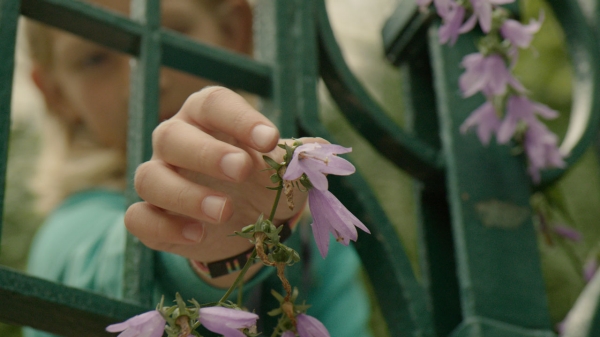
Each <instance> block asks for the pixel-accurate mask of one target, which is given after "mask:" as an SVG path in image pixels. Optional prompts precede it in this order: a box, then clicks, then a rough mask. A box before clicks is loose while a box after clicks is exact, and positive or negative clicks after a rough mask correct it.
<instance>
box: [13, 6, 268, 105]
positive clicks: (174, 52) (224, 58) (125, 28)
mask: <svg viewBox="0 0 600 337" xmlns="http://www.w3.org/2000/svg"><path fill="white" fill-rule="evenodd" d="M21 14H23V15H25V16H27V17H29V18H31V19H34V20H36V21H39V22H42V23H45V24H48V25H50V26H53V27H56V28H60V29H63V30H66V31H68V32H70V33H73V34H75V35H78V36H81V37H83V38H85V39H88V40H91V41H94V42H96V43H99V44H101V45H103V46H106V47H108V48H112V49H115V50H117V51H120V52H123V53H127V54H130V55H132V56H139V54H140V43H141V36H142V34H143V31H144V28H143V26H142V25H140V24H139V23H136V22H134V21H132V20H131V19H129V18H127V17H125V16H123V15H120V14H117V13H114V12H111V11H108V10H106V9H103V8H100V7H96V6H94V5H91V4H88V3H84V2H78V1H72V0H23V2H22V8H21ZM160 40H161V47H162V49H163V58H162V64H163V65H166V66H169V67H172V68H175V69H178V70H181V71H184V72H187V73H190V74H194V75H197V76H200V77H203V78H206V79H209V80H211V81H215V82H218V83H221V84H223V85H225V86H229V87H232V88H237V89H241V90H245V91H247V92H250V93H253V94H257V95H260V96H262V97H270V96H271V91H272V90H271V86H272V69H271V67H270V66H268V65H266V64H263V63H260V62H257V61H255V60H252V59H250V58H249V57H245V56H242V55H240V54H237V53H234V52H231V51H228V50H225V49H221V48H218V47H214V46H210V45H207V44H203V43H201V42H198V41H195V40H192V39H189V38H186V37H185V36H183V35H180V34H177V33H174V32H171V31H167V30H164V29H161V31H160Z"/></svg>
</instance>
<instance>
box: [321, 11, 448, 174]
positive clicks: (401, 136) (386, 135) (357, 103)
mask: <svg viewBox="0 0 600 337" xmlns="http://www.w3.org/2000/svg"><path fill="white" fill-rule="evenodd" d="M318 3H319V7H320V8H319V10H318V18H319V43H320V45H319V47H320V50H321V51H322V52H321V53H320V55H319V57H320V74H321V77H322V78H323V80H324V81H325V83H326V85H327V88H328V89H329V91H330V93H331V96H332V97H333V99H334V100H335V101H336V103H337V104H338V106H340V108H341V110H342V111H343V113H344V115H345V116H346V118H347V119H348V121H350V123H351V124H352V125H353V126H354V127H355V128H356V129H357V130H358V132H360V134H361V135H362V136H363V137H365V138H366V139H367V140H368V141H369V142H370V143H371V144H372V145H373V146H374V147H375V149H377V150H378V151H379V152H380V153H381V154H383V155H384V156H385V157H386V158H388V159H389V160H391V161H392V162H393V163H394V164H396V165H397V166H398V167H399V168H401V169H402V170H404V171H406V172H408V173H409V174H410V175H412V176H413V177H415V178H417V179H419V180H422V181H430V180H438V179H439V177H440V175H441V174H442V169H443V160H442V157H441V156H440V154H439V152H438V151H436V150H435V149H434V148H432V147H431V146H429V145H427V144H426V143H424V142H422V141H421V140H420V139H417V138H415V137H413V136H411V135H409V134H407V133H406V132H405V131H404V130H402V129H401V128H400V127H398V126H397V125H396V123H394V121H392V120H391V119H390V118H389V117H388V116H387V115H386V114H385V112H384V111H383V110H382V109H381V107H379V105H378V104H377V103H376V102H375V101H373V100H372V99H371V98H370V96H369V95H368V94H367V92H366V91H365V90H364V88H362V86H361V85H360V84H359V82H358V80H357V79H356V78H355V77H354V75H353V74H352V72H351V71H350V70H349V69H348V66H347V65H346V62H345V61H344V58H343V56H342V53H341V51H340V49H339V46H338V45H337V42H336V41H335V37H334V35H333V32H332V31H331V26H330V25H329V19H328V18H327V11H326V10H325V4H324V2H322V1H320V2H318Z"/></svg>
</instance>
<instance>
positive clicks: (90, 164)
mask: <svg viewBox="0 0 600 337" xmlns="http://www.w3.org/2000/svg"><path fill="white" fill-rule="evenodd" d="M24 29H25V35H26V39H27V42H28V45H27V47H28V52H29V56H30V58H31V60H32V61H33V63H36V64H38V65H39V66H41V67H44V68H46V69H50V68H51V67H52V63H53V55H52V34H53V33H52V32H53V31H55V29H54V28H51V27H48V26H46V25H44V24H41V23H38V22H34V21H31V20H26V21H25V26H24ZM43 118H44V119H45V120H44V123H43V130H42V137H41V139H42V141H41V148H40V156H39V159H38V166H37V170H36V173H35V175H34V177H33V180H32V182H31V188H32V190H33V192H34V194H35V195H36V197H37V202H36V203H37V209H38V211H40V212H41V213H42V214H47V213H48V212H50V211H51V210H53V209H54V208H55V207H56V206H58V205H59V204H60V203H61V202H62V201H63V200H64V199H65V198H67V197H68V196H69V195H71V194H73V193H76V192H80V191H84V190H89V189H94V188H107V189H112V190H123V189H124V188H125V185H126V181H125V172H126V159H125V153H123V151H122V150H118V149H113V148H108V147H105V146H102V145H100V144H98V142H96V141H95V140H94V139H93V138H92V136H91V134H90V132H88V130H87V129H85V127H84V126H83V125H82V124H76V123H73V122H68V121H66V120H65V119H64V118H60V117H59V114H57V113H55V112H52V111H48V110H47V113H45V114H44V117H43Z"/></svg>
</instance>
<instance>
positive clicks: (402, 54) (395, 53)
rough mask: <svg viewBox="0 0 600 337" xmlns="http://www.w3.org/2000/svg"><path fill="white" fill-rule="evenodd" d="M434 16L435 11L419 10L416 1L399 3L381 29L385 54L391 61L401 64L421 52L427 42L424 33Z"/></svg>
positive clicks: (407, 0)
mask: <svg viewBox="0 0 600 337" xmlns="http://www.w3.org/2000/svg"><path fill="white" fill-rule="evenodd" d="M434 16H435V12H434V11H429V12H422V11H419V8H418V6H417V2H416V1H411V0H405V1H400V2H399V3H398V5H397V6H396V9H395V10H394V12H393V13H392V15H391V16H390V17H389V18H388V19H387V20H386V22H385V24H384V26H383V28H382V30H381V37H382V39H383V47H384V52H385V56H386V58H387V59H388V61H389V62H390V63H392V64H394V65H400V63H401V62H402V61H403V60H405V59H408V58H409V57H414V56H415V55H416V54H419V53H420V52H421V50H422V48H423V46H424V45H425V44H426V40H425V39H423V38H422V37H423V34H425V32H426V31H427V26H428V24H429V23H430V22H431V21H432V20H433V18H434Z"/></svg>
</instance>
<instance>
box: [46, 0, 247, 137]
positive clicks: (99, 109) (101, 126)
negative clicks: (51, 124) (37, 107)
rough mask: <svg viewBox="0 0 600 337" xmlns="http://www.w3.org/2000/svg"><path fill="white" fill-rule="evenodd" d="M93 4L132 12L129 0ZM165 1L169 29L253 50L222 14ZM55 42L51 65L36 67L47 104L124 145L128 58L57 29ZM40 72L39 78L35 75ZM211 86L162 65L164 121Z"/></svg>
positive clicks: (189, 2) (191, 1)
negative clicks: (237, 34)
mask: <svg viewBox="0 0 600 337" xmlns="http://www.w3.org/2000/svg"><path fill="white" fill-rule="evenodd" d="M93 2H94V3H96V4H98V5H101V6H103V7H108V8H110V9H112V10H115V11H118V12H121V13H125V14H127V13H128V7H129V1H123V0H93ZM225 2H227V1H224V2H223V3H225ZM162 3H163V4H162V14H161V16H162V22H163V26H164V27H165V28H168V29H172V30H175V31H178V32H180V33H183V34H186V35H188V36H189V37H191V38H193V39H196V40H201V41H203V42H206V43H209V44H213V45H219V46H223V47H226V48H229V49H234V50H237V51H239V52H244V53H249V52H250V48H251V47H249V46H250V43H251V42H250V41H247V42H240V40H239V39H237V40H236V38H235V37H234V36H232V34H234V33H235V29H232V27H229V26H228V25H230V24H229V23H227V22H231V21H227V20H225V21H223V20H224V18H223V17H219V16H218V15H217V14H215V13H211V12H209V11H208V10H207V7H206V6H205V5H203V4H201V3H200V1H198V0H167V1H164V0H163V1H162ZM238 14H239V13H238ZM242 21H243V20H242ZM235 22H237V23H239V22H240V21H239V20H238V21H235ZM237 28H239V27H237ZM52 41H53V43H52V55H53V61H52V64H51V65H50V67H49V68H50V69H47V70H42V69H38V70H37V71H38V73H37V75H36V70H34V79H35V81H36V83H37V84H38V86H39V87H40V88H41V89H42V92H43V93H44V95H45V97H46V102H47V104H48V106H49V108H50V109H51V110H52V111H53V112H54V113H57V114H59V115H61V116H62V117H63V118H66V119H67V120H69V121H71V122H82V123H83V124H84V125H85V126H86V127H87V128H88V129H89V130H90V131H91V132H92V133H93V135H94V136H95V138H96V139H97V140H98V141H99V142H100V143H101V144H103V145H106V146H110V147H116V148H123V149H124V148H125V144H126V133H127V110H128V98H129V70H130V67H129V59H130V57H129V56H127V55H124V54H120V53H117V52H115V51H112V50H109V49H107V48H104V47H102V46H99V45H96V44H94V43H91V42H88V41H85V40H83V39H81V38H78V37H76V36H75V35H72V34H69V33H65V32H58V31H55V32H53V35H52ZM36 76H38V77H39V78H37V79H36V78H35V77H36ZM40 83H41V84H40ZM209 84H210V83H209V82H208V81H206V80H203V79H199V78H197V77H194V76H191V75H187V74H185V73H182V72H179V71H176V70H173V69H169V68H163V69H162V70H161V77H160V117H159V118H160V120H161V121H163V120H165V119H168V118H170V117H172V116H173V115H174V114H175V113H176V112H177V111H178V110H179V108H180V107H181V105H182V104H183V102H184V101H185V100H186V98H187V97H188V96H189V95H191V94H192V93H194V92H196V91H198V90H200V89H201V88H203V87H205V86H207V85H209Z"/></svg>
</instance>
